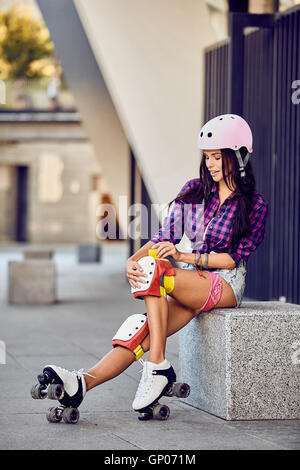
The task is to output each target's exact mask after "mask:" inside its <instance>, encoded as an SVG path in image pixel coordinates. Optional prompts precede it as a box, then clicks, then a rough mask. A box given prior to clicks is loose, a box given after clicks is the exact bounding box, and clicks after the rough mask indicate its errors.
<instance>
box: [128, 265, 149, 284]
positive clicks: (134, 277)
mask: <svg viewBox="0 0 300 470" xmlns="http://www.w3.org/2000/svg"><path fill="white" fill-rule="evenodd" d="M126 276H127V279H128V282H129V284H130V285H131V287H133V288H134V289H135V288H137V287H140V285H139V283H142V284H144V281H143V277H147V274H144V273H143V269H142V268H141V266H140V265H139V263H138V262H137V261H132V260H131V259H128V260H127V262H126Z"/></svg>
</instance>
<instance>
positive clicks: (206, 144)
mask: <svg viewBox="0 0 300 470" xmlns="http://www.w3.org/2000/svg"><path fill="white" fill-rule="evenodd" d="M252 143H253V137H252V132H251V129H250V127H249V125H248V124H247V122H246V121H245V119H243V118H242V117H241V116H238V115H237V114H222V115H220V116H217V117H215V118H213V119H211V120H210V121H208V122H207V123H206V124H204V126H203V127H202V129H201V130H200V132H199V136H198V148H199V149H201V150H214V149H225V148H230V149H232V150H234V151H235V153H236V156H237V158H238V161H239V164H240V170H241V176H245V171H244V168H245V166H246V164H247V162H248V159H249V153H252ZM241 147H246V148H247V150H248V152H249V153H248V154H247V155H246V157H245V159H244V161H243V160H242V157H241V154H240V152H239V149H240V148H241Z"/></svg>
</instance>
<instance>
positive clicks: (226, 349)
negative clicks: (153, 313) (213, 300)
mask: <svg viewBox="0 0 300 470" xmlns="http://www.w3.org/2000/svg"><path fill="white" fill-rule="evenodd" d="M299 340H300V305H295V304H289V303H282V302H242V304H241V307H240V308H232V309H231V308H223V309H215V310H212V311H211V312H206V313H202V314H200V315H198V317H195V318H194V319H193V320H192V321H191V322H190V323H189V324H188V325H186V327H184V328H183V329H182V330H181V331H180V332H179V364H180V373H181V379H182V380H184V381H185V382H187V383H189V384H190V386H191V393H190V396H189V397H188V398H187V399H186V401H187V403H189V404H190V405H192V406H195V407H197V408H199V409H201V410H204V411H207V412H209V413H212V414H214V415H216V416H219V417H221V418H224V419H226V420H263V419H300V393H299V390H300V341H299Z"/></svg>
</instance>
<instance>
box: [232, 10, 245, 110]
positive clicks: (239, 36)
mask: <svg viewBox="0 0 300 470" xmlns="http://www.w3.org/2000/svg"><path fill="white" fill-rule="evenodd" d="M237 19H238V17H237V16H236V14H235V13H229V23H228V24H229V36H230V42H229V63H228V66H229V70H228V93H229V97H228V98H229V104H228V108H229V109H230V112H231V113H234V114H239V115H242V114H243V93H242V91H243V82H244V77H243V66H242V64H243V63H244V34H243V26H242V25H241V24H240V23H239V22H238V21H237Z"/></svg>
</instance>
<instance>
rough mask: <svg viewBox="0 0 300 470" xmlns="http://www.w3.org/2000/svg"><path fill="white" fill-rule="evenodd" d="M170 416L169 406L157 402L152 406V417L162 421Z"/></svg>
mask: <svg viewBox="0 0 300 470" xmlns="http://www.w3.org/2000/svg"><path fill="white" fill-rule="evenodd" d="M169 416H170V408H169V407H168V406H167V405H160V404H159V403H158V404H157V405H155V406H154V407H153V419H158V420H160V421H164V420H166V419H168V417H169Z"/></svg>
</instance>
